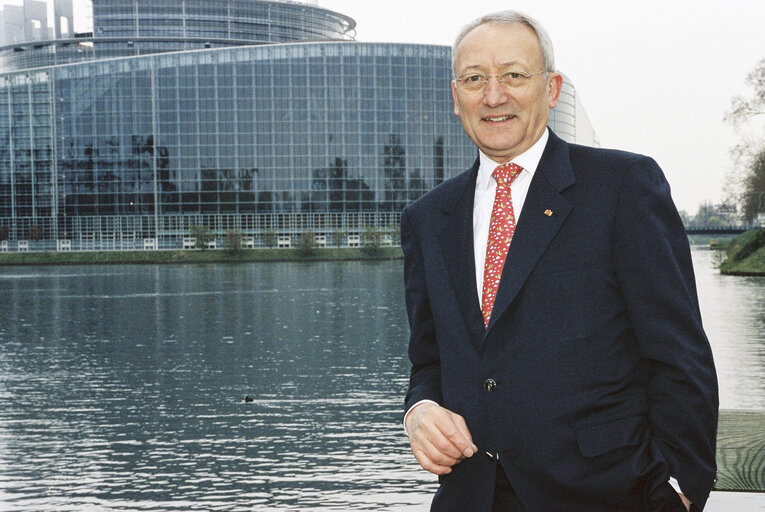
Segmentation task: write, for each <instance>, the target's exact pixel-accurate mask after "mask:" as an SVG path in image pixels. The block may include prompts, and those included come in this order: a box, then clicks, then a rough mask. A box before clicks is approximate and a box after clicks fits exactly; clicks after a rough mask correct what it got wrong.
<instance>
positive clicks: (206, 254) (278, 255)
mask: <svg viewBox="0 0 765 512" xmlns="http://www.w3.org/2000/svg"><path fill="white" fill-rule="evenodd" d="M400 258H403V253H402V252H401V248H400V247H376V248H370V247H360V248H356V247H347V248H315V249H311V250H310V251H308V252H306V251H302V250H300V249H242V250H240V251H235V252H232V251H225V250H186V251H179V250H175V251H86V252H79V251H76V252H75V251H72V252H68V251H64V252H12V253H11V252H8V253H0V265H94V264H98V265H102V264H126V263H131V264H176V263H252V262H268V261H329V260H390V259H400Z"/></svg>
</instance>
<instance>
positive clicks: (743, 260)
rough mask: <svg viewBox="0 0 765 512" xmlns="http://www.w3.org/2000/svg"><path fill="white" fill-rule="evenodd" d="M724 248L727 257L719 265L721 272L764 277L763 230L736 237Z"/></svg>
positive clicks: (764, 231) (764, 245)
mask: <svg viewBox="0 0 765 512" xmlns="http://www.w3.org/2000/svg"><path fill="white" fill-rule="evenodd" d="M726 248H727V257H726V258H725V261H723V262H722V263H721V264H720V271H721V272H723V273H725V274H756V275H765V228H763V229H755V230H751V231H747V232H746V233H743V234H741V235H739V236H737V237H736V238H734V239H733V240H731V241H730V242H729V243H728V244H727V246H726Z"/></svg>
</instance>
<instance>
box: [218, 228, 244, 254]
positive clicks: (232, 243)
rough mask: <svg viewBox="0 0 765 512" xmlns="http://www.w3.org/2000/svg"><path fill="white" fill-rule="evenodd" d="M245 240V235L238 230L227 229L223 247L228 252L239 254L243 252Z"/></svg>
mask: <svg viewBox="0 0 765 512" xmlns="http://www.w3.org/2000/svg"><path fill="white" fill-rule="evenodd" d="M243 239H244V233H242V232H241V231H239V230H238V229H227V230H226V233H225V238H224V240H223V246H224V248H225V249H226V252H230V253H237V252H239V251H241V250H242V240H243Z"/></svg>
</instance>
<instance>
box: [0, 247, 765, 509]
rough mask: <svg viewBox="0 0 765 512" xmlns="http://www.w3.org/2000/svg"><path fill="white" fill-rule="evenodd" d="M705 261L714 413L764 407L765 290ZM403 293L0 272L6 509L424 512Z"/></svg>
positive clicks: (330, 268)
mask: <svg viewBox="0 0 765 512" xmlns="http://www.w3.org/2000/svg"><path fill="white" fill-rule="evenodd" d="M709 257H710V253H708V252H695V253H694V258H695V260H696V264H697V273H698V281H699V289H700V292H701V295H702V309H703V314H704V317H705V324H706V327H707V330H708V333H709V337H710V340H711V342H712V344H713V347H714V350H715V355H716V358H717V364H718V369H719V373H720V379H721V390H722V403H723V406H724V407H737V408H765V384H764V383H763V381H764V380H765V379H763V378H762V376H763V366H765V355H764V354H763V346H764V345H765V342H764V341H763V337H764V336H765V334H763V333H765V329H763V326H764V324H765V318H764V317H763V315H764V313H763V312H764V311H765V307H764V306H765V304H764V302H765V280H757V279H752V280H747V279H746V278H744V279H743V280H741V278H726V277H724V276H719V275H717V274H716V273H715V272H714V271H713V270H711V269H710V268H707V267H705V265H708V258H709ZM401 282H402V277H401V264H400V262H378V263H349V262H336V263H312V264H278V263H275V264H266V265H263V264H261V265H196V266H193V265H190V266H120V267H105V266H93V267H53V268H30V267H16V268H0V294H1V296H2V297H3V300H2V302H0V319H2V322H0V347H2V350H1V351H0V403H1V404H2V407H0V505H1V506H0V508H2V509H3V510H41V511H46V510H81V509H84V508H91V509H101V510H252V509H255V510H265V511H276V510H279V511H282V510H307V509H321V510H344V511H345V510H358V509H363V510H386V511H388V510H393V511H396V510H398V511H414V510H423V509H426V508H427V507H426V504H427V503H429V501H430V497H431V495H432V493H433V491H434V489H435V484H434V479H433V478H431V477H430V476H429V475H427V474H426V473H425V472H423V471H421V470H419V468H418V467H417V465H416V462H415V461H414V459H413V458H412V457H411V456H410V455H409V453H408V449H407V445H406V441H405V438H404V436H403V433H402V427H401V423H400V415H401V410H400V408H401V404H402V397H403V393H404V391H405V388H406V380H407V372H408V365H407V362H406V359H405V358H406V338H407V332H408V327H407V324H406V318H405V312H404V307H403V300H402V298H403V297H402V286H401ZM244 395H250V396H252V397H254V398H255V401H254V402H252V403H245V402H244V401H243V397H244ZM726 507H727V505H726ZM728 509H729V508H728ZM720 510H724V508H721V509H720ZM741 510H743V509H741Z"/></svg>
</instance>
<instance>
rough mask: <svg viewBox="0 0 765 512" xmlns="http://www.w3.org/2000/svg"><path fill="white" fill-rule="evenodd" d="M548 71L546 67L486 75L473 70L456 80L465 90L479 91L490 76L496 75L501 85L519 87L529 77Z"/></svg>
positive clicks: (525, 82) (526, 82)
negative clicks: (526, 71)
mask: <svg viewBox="0 0 765 512" xmlns="http://www.w3.org/2000/svg"><path fill="white" fill-rule="evenodd" d="M546 72H547V70H546V69H543V70H542V71H538V72H536V73H524V72H523V71H508V72H506V73H502V74H501V75H488V76H486V75H484V74H483V73H478V72H475V71H471V72H469V73H465V74H464V75H460V76H459V78H456V79H455V82H457V86H458V87H459V88H460V89H461V90H463V91H466V92H478V91H480V90H482V89H483V88H484V87H486V85H487V84H488V83H489V78H492V77H494V78H496V79H497V81H498V82H499V85H504V86H505V87H507V88H510V89H517V88H520V87H523V86H524V85H526V84H528V83H529V79H530V78H531V77H532V76H535V75H541V74H542V73H546Z"/></svg>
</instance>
